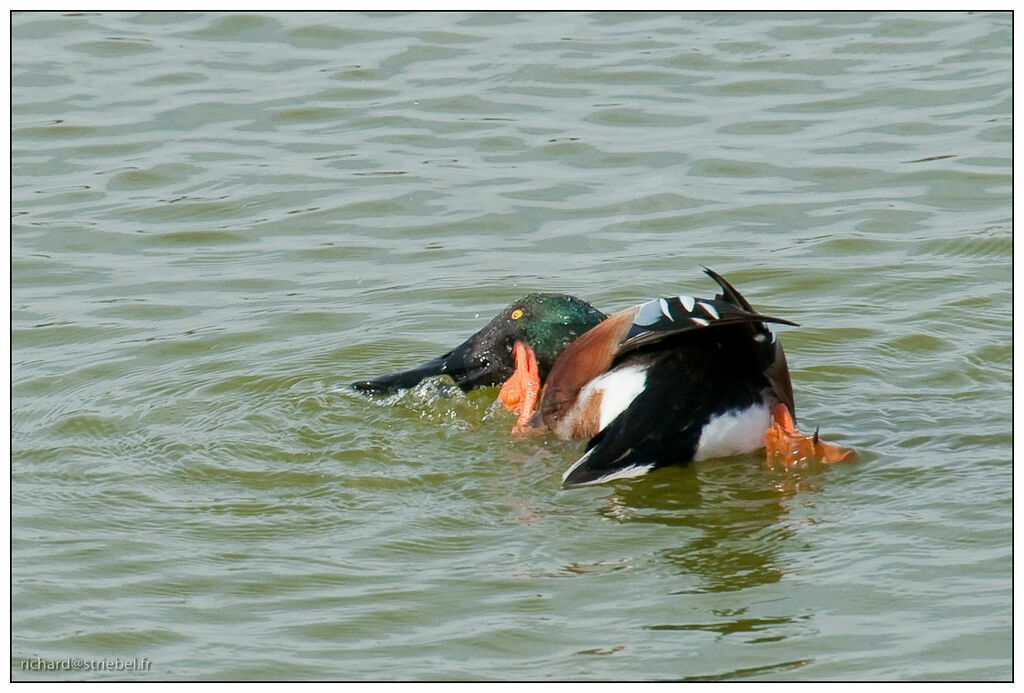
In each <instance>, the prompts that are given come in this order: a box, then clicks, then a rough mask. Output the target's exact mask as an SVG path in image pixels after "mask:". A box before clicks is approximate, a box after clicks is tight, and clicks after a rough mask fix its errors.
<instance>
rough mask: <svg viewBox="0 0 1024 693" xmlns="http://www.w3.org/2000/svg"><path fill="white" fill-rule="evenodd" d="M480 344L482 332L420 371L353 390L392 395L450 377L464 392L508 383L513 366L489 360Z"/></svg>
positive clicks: (360, 383)
mask: <svg viewBox="0 0 1024 693" xmlns="http://www.w3.org/2000/svg"><path fill="white" fill-rule="evenodd" d="M480 342H481V339H480V333H479V332H478V333H477V334H475V335H473V336H472V337H470V338H469V339H467V340H466V341H465V342H463V343H462V344H460V345H459V346H457V347H456V348H455V349H452V350H451V351H449V352H448V353H447V354H444V355H442V356H438V357H437V358H436V359H431V360H430V361H427V362H426V363H424V364H422V365H420V366H417V367H416V368H410V369H409V370H407V371H401V372H399V373H392V374H390V375H382V376H380V377H377V378H373V379H372V380H360V381H358V382H355V383H352V387H354V388H355V389H356V390H360V391H361V392H376V393H381V394H390V393H393V392H397V391H398V390H404V389H407V388H410V387H415V386H416V385H418V384H419V383H420V382H421V381H422V380H424V379H426V378H430V377H433V376H438V375H447V376H450V377H451V379H452V380H454V381H455V384H456V385H458V386H459V387H460V388H462V389H463V390H472V389H473V388H477V387H487V386H489V385H498V384H500V383H503V382H505V380H507V379H508V377H509V376H510V375H512V373H513V368H512V366H511V364H502V363H499V362H497V359H494V358H489V357H488V356H487V355H486V354H485V353H484V352H485V351H486V349H484V348H482V345H481V344H480ZM510 360H511V359H510Z"/></svg>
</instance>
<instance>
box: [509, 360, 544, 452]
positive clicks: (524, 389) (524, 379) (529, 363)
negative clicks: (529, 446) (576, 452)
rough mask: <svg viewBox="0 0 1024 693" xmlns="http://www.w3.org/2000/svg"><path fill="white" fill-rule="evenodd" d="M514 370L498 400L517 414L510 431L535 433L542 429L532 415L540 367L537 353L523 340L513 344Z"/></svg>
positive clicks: (535, 401)
mask: <svg viewBox="0 0 1024 693" xmlns="http://www.w3.org/2000/svg"><path fill="white" fill-rule="evenodd" d="M514 354H515V360H516V372H515V373H513V374H512V377H510V378H509V379H508V380H506V381H505V384H504V385H502V386H501V392H499V393H498V401H500V402H501V404H502V406H504V407H505V408H506V409H508V410H509V411H511V412H513V413H515V414H519V420H518V421H516V425H515V426H513V427H512V433H518V434H522V433H536V432H539V431H543V430H544V425H543V424H542V423H540V421H539V419H540V417H539V416H534V413H535V411H534V410H535V407H536V406H537V398H538V397H539V396H540V368H539V366H538V365H537V354H535V353H534V351H533V349H531V348H530V347H529V346H527V345H526V344H524V343H523V342H516V345H515V350H514Z"/></svg>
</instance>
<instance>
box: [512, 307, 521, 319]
mask: <svg viewBox="0 0 1024 693" xmlns="http://www.w3.org/2000/svg"><path fill="white" fill-rule="evenodd" d="M511 317H512V319H513V320H518V319H519V318H521V317H523V309H522V308H516V309H515V310H514V311H512V316H511Z"/></svg>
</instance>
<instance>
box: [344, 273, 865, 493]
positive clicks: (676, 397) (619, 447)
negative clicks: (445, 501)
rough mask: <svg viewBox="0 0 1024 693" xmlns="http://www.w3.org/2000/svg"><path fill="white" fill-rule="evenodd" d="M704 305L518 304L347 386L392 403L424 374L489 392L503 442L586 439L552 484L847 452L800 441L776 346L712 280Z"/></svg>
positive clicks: (536, 297) (550, 298)
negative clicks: (453, 343) (493, 390)
mask: <svg viewBox="0 0 1024 693" xmlns="http://www.w3.org/2000/svg"><path fill="white" fill-rule="evenodd" d="M704 271H705V272H706V273H707V274H708V275H709V276H710V277H711V278H712V279H714V280H715V281H716V282H717V283H718V285H719V286H720V287H721V289H722V293H721V294H718V295H716V296H715V298H713V299H705V298H694V297H691V296H674V297H671V298H659V299H654V300H652V301H648V302H646V303H641V304H639V305H636V306H633V307H632V308H627V309H626V310H623V311H620V312H618V313H615V314H614V315H611V316H605V315H604V314H603V313H601V312H600V311H598V310H597V309H595V308H594V307H593V306H591V305H590V304H588V303H586V302H585V301H582V300H580V299H578V298H575V297H573V296H566V295H560V294H530V295H529V296H526V297H524V298H522V299H520V300H519V301H516V302H514V303H513V304H511V305H510V306H508V307H507V308H506V309H505V310H504V311H502V312H501V314H499V315H498V316H497V317H496V318H494V319H493V320H492V321H491V322H489V323H488V324H487V325H486V326H485V327H484V328H483V329H482V330H480V331H479V332H477V333H476V334H474V335H473V336H472V337H470V338H469V339H468V340H466V341H465V342H464V343H463V344H461V345H460V346H458V347H456V348H455V349H453V350H452V351H449V352H448V353H446V354H444V355H442V356H440V357H438V358H436V359H433V360H431V361H428V362H427V363H425V364H423V365H421V366H419V367H417V368H413V369H410V370H407V371H402V372H400V373H395V374H392V375H386V376H382V377H379V378H375V379H373V380H364V381H360V382H357V383H354V384H353V386H354V387H355V388H356V389H358V390H362V391H367V392H393V391H395V390H397V389H401V388H407V387H412V386H413V385H415V384H417V383H418V382H420V381H421V380H422V379H424V378H426V377H430V376H434V375H444V374H446V375H450V376H451V377H452V378H453V380H455V382H456V384H458V385H459V386H460V387H461V388H462V389H464V390H469V389H472V388H475V387H483V386H488V385H499V384H501V385H502V389H501V392H500V393H499V399H500V401H501V402H502V404H503V405H504V406H505V407H506V408H508V409H510V410H512V411H514V412H515V413H517V414H519V419H518V421H517V423H516V425H515V428H514V429H513V431H514V432H520V433H525V432H534V431H543V430H551V431H553V432H554V433H555V434H556V435H558V436H559V437H560V438H563V439H571V440H580V439H587V440H589V442H588V443H587V447H586V452H585V453H584V454H583V456H582V457H580V459H579V460H577V461H576V462H575V463H574V464H573V465H572V466H570V467H569V469H568V470H566V472H565V474H564V475H563V477H562V483H563V486H580V485H586V484H597V483H602V482H605V481H610V480H612V479H622V478H629V477H635V476H640V475H643V474H646V473H647V472H649V471H651V470H653V469H656V468H658V467H663V466H667V465H671V464H680V463H686V462H690V461H691V460H703V459H707V458H712V457H725V456H729V455H737V454H742V453H748V452H753V451H755V450H758V449H760V448H762V447H767V450H768V461H769V463H770V464H772V465H775V464H779V465H781V466H783V467H785V468H789V467H791V466H792V465H793V464H795V463H796V462H797V461H799V460H801V459H806V458H810V457H815V458H818V459H820V460H822V461H823V462H826V463H831V462H838V461H840V460H843V459H847V458H848V457H849V456H850V455H851V454H852V452H851V451H848V450H843V449H841V448H838V447H836V446H834V445H830V444H828V443H825V442H824V441H822V440H820V439H819V438H818V435H817V432H815V434H814V435H813V436H807V435H802V434H800V433H799V432H798V431H797V429H796V426H795V419H796V408H795V405H794V402H793V387H792V384H791V382H790V377H789V368H788V366H787V364H786V355H785V352H784V351H783V349H782V345H781V344H780V343H779V342H778V340H777V339H776V338H775V336H774V335H773V334H772V332H771V330H769V329H768V325H767V324H768V323H777V324H783V325H795V324H796V323H793V322H791V321H789V320H784V319H782V318H773V317H770V316H767V315H762V314H760V313H758V312H757V311H755V310H754V309H753V308H752V307H751V305H750V304H749V303H748V302H747V300H746V299H745V298H743V296H742V295H741V294H740V293H739V292H738V291H737V290H736V289H735V288H733V286H732V285H731V284H729V282H727V281H726V280H725V279H724V278H723V277H721V276H719V275H718V274H716V273H715V272H713V271H711V270H709V269H706V268H705V270H704Z"/></svg>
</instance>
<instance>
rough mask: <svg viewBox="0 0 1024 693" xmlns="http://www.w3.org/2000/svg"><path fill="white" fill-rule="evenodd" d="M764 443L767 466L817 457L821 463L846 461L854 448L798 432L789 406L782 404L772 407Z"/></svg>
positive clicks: (786, 465)
mask: <svg viewBox="0 0 1024 693" xmlns="http://www.w3.org/2000/svg"><path fill="white" fill-rule="evenodd" d="M764 447H765V451H766V453H767V461H768V466H769V467H772V468H774V467H775V466H780V467H782V468H783V469H791V468H792V467H793V466H794V465H796V464H797V463H798V462H801V461H803V460H808V459H816V460H818V461H820V462H822V463H824V464H834V463H836V462H845V461H848V460H850V459H852V458H853V456H854V452H853V450H848V449H846V448H841V447H839V446H837V445H833V444H832V443H826V442H825V441H823V440H821V439H820V438H819V437H818V432H817V431H815V432H814V435H806V434H803V433H800V431H798V430H797V429H796V426H795V425H794V423H793V419H792V417H791V416H790V415H789V410H788V409H787V408H786V405H784V404H776V405H775V407H774V408H773V409H772V420H771V424H770V425H769V426H768V431H767V432H766V433H765V434H764Z"/></svg>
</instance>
